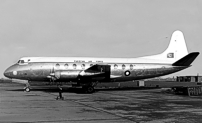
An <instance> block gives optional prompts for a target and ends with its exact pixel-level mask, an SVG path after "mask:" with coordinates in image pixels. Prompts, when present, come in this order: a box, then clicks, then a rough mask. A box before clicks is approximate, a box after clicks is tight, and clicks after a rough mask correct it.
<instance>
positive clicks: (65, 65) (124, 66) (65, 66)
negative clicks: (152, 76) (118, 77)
mask: <svg viewBox="0 0 202 123" xmlns="http://www.w3.org/2000/svg"><path fill="white" fill-rule="evenodd" d="M55 66H56V68H60V64H58V63H57V64H56V65H55ZM72 66H73V69H76V68H77V64H72ZM85 66H86V65H85V64H81V68H82V69H85ZM91 66H93V64H90V67H91ZM133 66H134V65H132V64H131V65H130V70H132V69H133ZM68 67H69V65H68V64H64V68H65V69H68ZM125 68H126V65H125V64H123V65H122V69H123V70H124V69H125ZM114 69H118V65H117V64H114Z"/></svg>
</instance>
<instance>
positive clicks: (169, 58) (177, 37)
mask: <svg viewBox="0 0 202 123" xmlns="http://www.w3.org/2000/svg"><path fill="white" fill-rule="evenodd" d="M187 54H188V50H187V46H186V43H185V39H184V35H183V33H182V32H181V31H178V30H177V31H175V32H174V33H173V34H172V37H171V40H170V44H169V46H168V47H167V49H166V50H165V51H164V52H163V53H161V54H158V55H153V56H146V57H144V58H149V59H155V60H161V61H166V62H167V63H174V62H176V61H178V60H179V59H181V58H183V57H184V56H186V55H187Z"/></svg>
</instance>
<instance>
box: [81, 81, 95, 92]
mask: <svg viewBox="0 0 202 123" xmlns="http://www.w3.org/2000/svg"><path fill="white" fill-rule="evenodd" d="M97 83H98V82H91V83H89V84H86V85H83V86H82V89H83V90H84V92H85V93H93V92H95V88H94V87H95V86H96V85H97Z"/></svg>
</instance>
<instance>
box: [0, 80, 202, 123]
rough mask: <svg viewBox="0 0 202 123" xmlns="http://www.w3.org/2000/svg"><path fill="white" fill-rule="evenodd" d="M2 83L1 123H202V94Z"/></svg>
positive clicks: (0, 99)
mask: <svg viewBox="0 0 202 123" xmlns="http://www.w3.org/2000/svg"><path fill="white" fill-rule="evenodd" d="M23 87H24V86H23V85H19V84H14V83H0V123H5V122H9V123H10V122H14V123H18V122H26V123H27V122H29V123H34V122H37V123H46V122H47V123H95V122H97V123H123V122H124V123H134V122H137V123H201V122H202V97H201V96H197V97H189V96H184V95H175V94H171V93H166V91H165V89H160V88H157V89H138V88H130V89H97V90H96V92H95V93H93V94H85V93H82V92H80V90H79V89H64V91H65V92H63V97H64V100H56V97H57V96H58V92H57V89H56V88H54V87H51V88H49V89H47V88H45V87H44V88H43V87H40V88H37V87H32V90H31V92H23Z"/></svg>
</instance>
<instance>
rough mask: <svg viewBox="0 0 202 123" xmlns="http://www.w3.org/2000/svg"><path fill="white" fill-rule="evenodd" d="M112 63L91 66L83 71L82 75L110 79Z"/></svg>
mask: <svg viewBox="0 0 202 123" xmlns="http://www.w3.org/2000/svg"><path fill="white" fill-rule="evenodd" d="M110 73H111V71H110V65H105V64H95V65H93V66H91V67H89V68H88V69H86V70H83V71H81V73H80V76H81V77H90V78H98V77H99V78H100V77H101V78H103V79H105V80H106V79H107V80H109V79H110Z"/></svg>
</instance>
